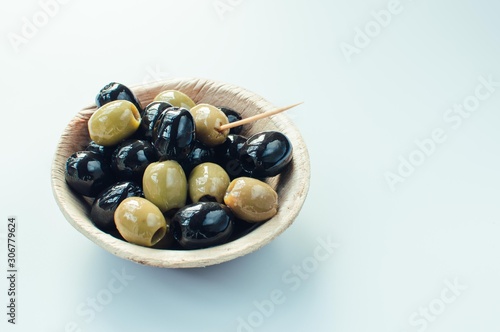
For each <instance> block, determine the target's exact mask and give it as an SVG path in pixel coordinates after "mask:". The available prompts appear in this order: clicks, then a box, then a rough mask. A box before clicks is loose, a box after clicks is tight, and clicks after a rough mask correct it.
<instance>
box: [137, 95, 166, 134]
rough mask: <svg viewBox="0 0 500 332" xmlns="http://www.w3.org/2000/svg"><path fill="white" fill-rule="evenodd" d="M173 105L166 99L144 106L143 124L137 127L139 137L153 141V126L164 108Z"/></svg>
mask: <svg viewBox="0 0 500 332" xmlns="http://www.w3.org/2000/svg"><path fill="white" fill-rule="evenodd" d="M169 107H172V105H170V104H169V103H167V102H164V101H153V102H152V103H150V104H148V105H147V106H146V108H144V112H143V114H142V118H141V124H140V125H139V129H137V137H139V138H141V139H146V140H149V141H151V140H152V139H153V128H154V125H155V123H156V120H158V117H159V116H160V114H161V112H163V110H165V109H167V108H169Z"/></svg>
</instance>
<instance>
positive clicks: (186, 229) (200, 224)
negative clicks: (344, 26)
mask: <svg viewBox="0 0 500 332" xmlns="http://www.w3.org/2000/svg"><path fill="white" fill-rule="evenodd" d="M172 227H173V231H174V238H175V239H176V240H177V242H178V243H179V244H180V245H181V247H183V248H185V249H201V248H207V247H211V246H215V245H219V244H222V243H225V242H226V241H227V240H228V239H229V237H230V236H231V234H232V232H233V228H234V216H233V214H232V212H231V210H230V209H229V208H228V207H227V206H225V205H224V204H219V203H215V202H202V203H196V204H191V205H187V206H185V207H183V208H181V209H180V210H179V211H177V213H176V214H175V215H174V217H173V218H172Z"/></svg>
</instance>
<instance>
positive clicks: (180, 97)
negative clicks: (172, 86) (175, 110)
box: [153, 90, 196, 110]
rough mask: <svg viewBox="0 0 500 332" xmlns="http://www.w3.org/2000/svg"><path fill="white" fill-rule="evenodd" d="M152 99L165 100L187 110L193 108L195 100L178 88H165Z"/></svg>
mask: <svg viewBox="0 0 500 332" xmlns="http://www.w3.org/2000/svg"><path fill="white" fill-rule="evenodd" d="M153 101H163V102H167V103H169V104H170V105H172V106H175V107H183V108H187V109H188V110H189V109H191V108H193V107H194V105H196V104H195V102H194V101H193V100H192V99H191V98H189V97H188V95H186V94H185V93H183V92H180V91H178V90H165V91H162V92H160V93H159V94H157V95H156V97H155V99H154V100H153Z"/></svg>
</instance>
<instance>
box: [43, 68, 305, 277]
mask: <svg viewBox="0 0 500 332" xmlns="http://www.w3.org/2000/svg"><path fill="white" fill-rule="evenodd" d="M129 88H130V89H131V90H132V92H133V93H134V94H135V95H136V96H137V97H138V99H139V100H140V101H141V103H142V104H143V106H145V105H147V104H148V103H149V102H151V101H150V100H151V99H152V98H151V96H154V95H155V94H157V91H161V90H166V89H176V90H180V91H183V92H186V91H189V94H188V95H189V96H190V97H191V98H192V99H193V100H195V102H196V103H199V102H201V100H203V97H201V98H200V95H203V94H206V93H208V92H216V93H226V94H228V96H233V97H232V98H233V99H237V100H243V101H244V102H245V103H246V104H247V105H251V106H252V107H251V108H252V109H254V113H256V112H259V113H260V112H265V111H269V110H272V109H275V108H276V107H275V106H274V105H272V104H271V103H269V102H268V101H267V100H265V99H264V98H262V97H261V96H259V95H257V94H255V93H253V92H251V91H249V90H247V89H244V88H242V87H239V86H236V85H233V84H228V83H225V82H221V81H217V80H210V79H205V78H192V77H188V78H175V79H168V80H162V81H156V82H151V83H148V84H140V85H132V86H129ZM196 100H198V101H196ZM247 107H248V106H247ZM96 109H97V107H96V105H95V104H90V105H88V106H87V107H85V108H83V109H82V110H80V111H79V112H78V113H77V114H76V115H75V117H74V118H73V119H72V120H71V121H70V122H69V123H68V124H67V126H66V127H65V129H64V132H63V134H62V135H61V138H60V139H59V142H58V144H57V147H56V150H55V153H54V157H53V161H52V167H51V185H52V192H53V195H54V198H55V200H56V202H57V205H58V207H59V209H60V210H61V212H62V214H63V215H64V217H65V218H66V220H67V221H68V222H69V223H70V224H71V225H72V226H73V227H74V228H75V229H76V230H78V231H79V232H80V233H82V234H83V235H85V236H86V237H87V238H88V239H90V240H91V241H92V242H94V243H95V244H97V245H98V246H100V247H102V248H103V249H105V250H106V251H108V252H110V253H112V254H114V255H116V256H118V257H121V258H123V259H127V260H131V261H133V262H136V263H139V264H143V265H149V266H156V267H162V268H194V267H205V266H210V265H215V264H220V263H223V262H227V261H230V260H232V259H235V258H238V257H241V256H244V255H247V254H250V253H252V252H255V251H257V250H258V249H260V248H262V247H263V246H265V245H267V244H268V243H270V242H271V241H272V240H274V239H275V238H276V237H277V236H279V235H280V234H282V233H283V232H284V231H285V230H286V229H287V228H288V227H289V226H290V225H291V224H292V223H293V222H294V220H295V219H296V217H297V215H298V214H299V212H300V210H301V208H302V206H303V204H304V202H305V199H306V196H307V193H308V191H309V182H310V161H309V154H308V150H307V147H306V145H305V143H304V141H303V138H302V136H301V134H300V132H299V130H298V129H297V128H296V127H295V125H294V124H293V123H292V121H291V120H290V118H289V117H288V116H287V115H286V114H283V113H281V114H276V115H273V116H272V117H270V118H268V121H270V122H272V124H273V125H274V126H276V127H278V128H279V130H280V131H282V132H284V133H285V134H286V135H287V136H288V137H289V139H290V140H291V141H292V144H293V147H294V149H293V159H292V162H291V165H290V167H289V169H288V170H287V171H286V172H285V173H284V174H282V175H278V176H277V177H276V179H279V181H277V184H276V185H277V191H280V190H292V192H294V194H293V195H291V196H289V198H290V199H289V200H287V201H286V202H285V203H283V202H282V201H281V200H280V202H279V209H278V213H277V214H276V215H275V216H274V217H273V218H271V219H270V220H268V221H266V222H264V223H263V224H262V225H260V226H259V227H257V228H256V229H254V230H253V231H251V232H249V233H248V234H246V235H244V236H242V237H240V238H238V239H235V240H233V241H231V242H228V243H225V244H222V245H219V246H215V247H210V248H205V249H197V250H171V249H154V248H147V247H141V246H138V245H135V244H131V243H128V242H125V241H123V240H121V239H118V238H115V237H114V236H112V235H110V234H108V233H106V232H103V231H101V230H100V229H98V228H97V227H95V226H94V225H93V223H92V222H91V221H90V218H89V216H88V214H89V213H88V211H85V209H84V206H85V204H87V205H88V202H84V199H83V198H82V197H79V195H77V194H75V193H74V192H73V191H72V190H71V189H70V188H69V186H68V185H67V184H66V182H65V179H64V170H65V164H66V160H67V158H68V157H69V155H67V153H68V152H69V151H67V152H65V153H61V152H60V151H66V150H68V139H69V138H70V137H72V134H74V128H75V126H77V125H78V126H82V125H83V123H85V124H86V120H88V118H89V117H90V115H91V114H92V113H93V112H94V111H95V110H96ZM247 111H248V108H245V111H244V112H247ZM244 112H243V114H244ZM260 121H263V120H260ZM73 152H76V151H73Z"/></svg>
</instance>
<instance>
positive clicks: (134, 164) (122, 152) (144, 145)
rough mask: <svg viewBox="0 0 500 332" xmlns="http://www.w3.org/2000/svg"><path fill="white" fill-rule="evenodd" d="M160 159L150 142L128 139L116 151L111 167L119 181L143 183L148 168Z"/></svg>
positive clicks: (112, 157)
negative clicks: (143, 176)
mask: <svg viewBox="0 0 500 332" xmlns="http://www.w3.org/2000/svg"><path fill="white" fill-rule="evenodd" d="M158 159H159V158H158V153H157V152H156V149H155V148H154V147H153V145H152V144H151V143H150V142H149V141H146V140H140V139H128V140H125V141H123V142H122V143H120V144H118V146H117V147H116V149H115V150H114V152H113V155H112V156H111V167H112V169H113V172H114V173H115V175H116V177H117V178H118V179H119V180H132V181H137V182H141V181H142V175H143V174H144V171H145V170H146V167H148V165H149V164H151V163H153V162H155V161H158Z"/></svg>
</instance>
